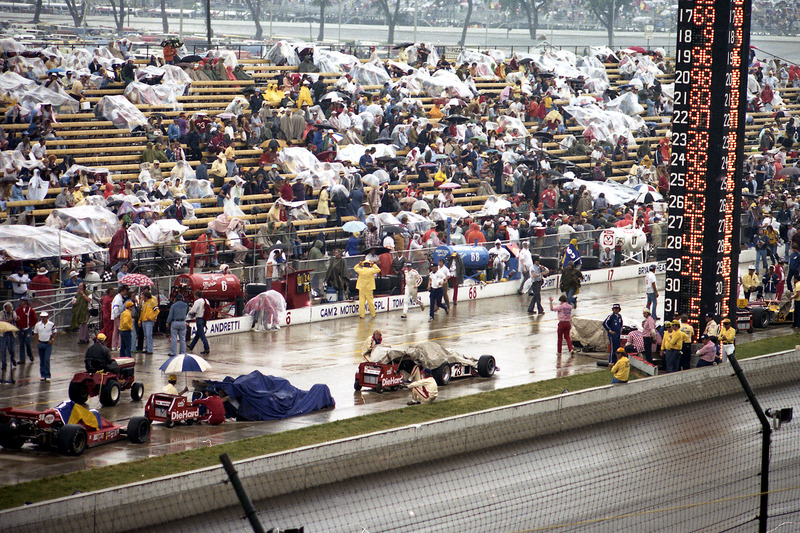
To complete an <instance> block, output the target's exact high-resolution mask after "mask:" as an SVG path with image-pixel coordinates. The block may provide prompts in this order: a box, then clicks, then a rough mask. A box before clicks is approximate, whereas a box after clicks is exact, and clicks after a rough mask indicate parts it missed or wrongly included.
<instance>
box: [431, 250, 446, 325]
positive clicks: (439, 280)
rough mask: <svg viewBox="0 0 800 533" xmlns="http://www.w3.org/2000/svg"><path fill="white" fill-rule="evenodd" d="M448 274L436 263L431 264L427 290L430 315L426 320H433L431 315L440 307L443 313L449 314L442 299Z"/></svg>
mask: <svg viewBox="0 0 800 533" xmlns="http://www.w3.org/2000/svg"><path fill="white" fill-rule="evenodd" d="M448 275H449V273H448V272H446V269H441V268H440V267H439V265H438V264H437V263H433V264H431V271H430V274H429V275H428V291H429V294H430V302H429V304H430V306H431V308H430V317H429V318H428V322H430V321H432V320H433V315H434V314H435V313H436V309H437V308H439V307H441V308H443V309H444V313H445V314H449V311H450V309H449V307H448V306H447V304H445V303H444V302H443V301H442V295H443V292H444V289H443V287H444V284H445V283H447V276H448Z"/></svg>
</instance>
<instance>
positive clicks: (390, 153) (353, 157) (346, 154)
mask: <svg viewBox="0 0 800 533" xmlns="http://www.w3.org/2000/svg"><path fill="white" fill-rule="evenodd" d="M367 148H375V154H374V155H373V156H372V157H373V159H377V158H379V157H397V149H396V148H395V147H394V146H392V145H391V144H370V145H368V146H365V145H362V144H348V145H346V146H342V147H341V148H339V151H338V152H337V154H336V160H337V161H350V162H351V163H352V164H354V165H358V160H359V159H361V156H362V155H364V152H366V150H367Z"/></svg>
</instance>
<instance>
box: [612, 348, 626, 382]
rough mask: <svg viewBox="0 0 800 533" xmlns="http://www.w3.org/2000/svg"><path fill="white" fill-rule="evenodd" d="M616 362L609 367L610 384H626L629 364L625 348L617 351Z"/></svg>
mask: <svg viewBox="0 0 800 533" xmlns="http://www.w3.org/2000/svg"><path fill="white" fill-rule="evenodd" d="M616 353H617V357H616V359H617V362H616V363H614V365H613V366H610V367H609V370H610V371H611V374H612V375H613V377H612V378H611V383H627V382H628V378H629V377H630V373H631V362H630V359H628V354H627V353H625V348H618V349H617V352H616Z"/></svg>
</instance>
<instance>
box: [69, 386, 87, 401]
mask: <svg viewBox="0 0 800 533" xmlns="http://www.w3.org/2000/svg"><path fill="white" fill-rule="evenodd" d="M69 399H70V400H72V401H73V402H75V403H78V404H84V403H86V402H88V401H89V387H87V386H86V383H84V382H82V381H73V382H72V383H70V384H69Z"/></svg>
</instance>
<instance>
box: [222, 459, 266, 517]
mask: <svg viewBox="0 0 800 533" xmlns="http://www.w3.org/2000/svg"><path fill="white" fill-rule="evenodd" d="M219 460H220V461H221V462H222V466H223V467H224V468H225V472H227V474H228V478H229V479H230V480H231V485H233V490H234V491H236V496H237V497H238V498H239V501H240V502H241V504H242V508H243V509H244V512H245V514H246V515H247V519H248V520H249V521H250V527H252V528H253V531H254V532H255V533H264V526H263V525H261V521H260V520H259V519H258V513H256V509H255V507H253V502H251V501H250V496H248V494H247V491H246V490H245V489H244V486H242V482H241V481H240V480H239V474H238V473H237V472H236V468H235V467H234V466H233V462H232V461H231V458H230V457H229V456H228V454H227V453H223V454H222V455H220V456H219Z"/></svg>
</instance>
